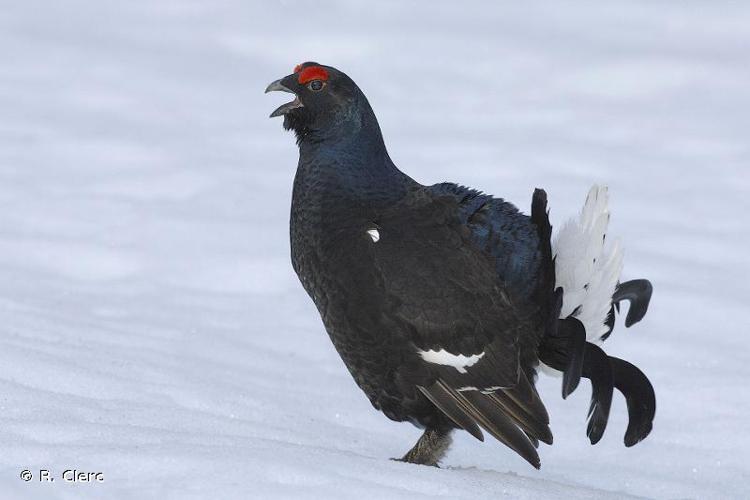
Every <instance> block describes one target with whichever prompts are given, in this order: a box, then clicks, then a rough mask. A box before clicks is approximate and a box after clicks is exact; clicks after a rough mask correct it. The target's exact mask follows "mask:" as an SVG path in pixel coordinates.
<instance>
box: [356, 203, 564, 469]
mask: <svg viewBox="0 0 750 500" xmlns="http://www.w3.org/2000/svg"><path fill="white" fill-rule="evenodd" d="M375 224H376V226H377V234H378V238H377V241H374V238H373V244H372V245H371V246H370V257H371V258H372V262H373V266H374V268H375V270H376V272H377V273H378V274H379V275H380V277H381V278H382V281H381V283H382V286H383V288H384V291H385V295H386V297H387V298H386V301H387V304H388V308H389V311H392V313H393V314H392V317H393V318H395V321H397V322H398V324H399V328H398V330H399V332H401V333H400V334H402V335H405V336H406V338H405V339H403V340H404V341H405V345H408V346H410V347H409V348H410V349H412V350H413V352H412V353H409V356H407V362H406V363H404V367H403V369H402V372H401V373H399V379H400V380H401V381H402V382H403V383H406V384H413V385H412V387H417V388H418V390H419V391H421V393H422V394H424V396H425V397H427V399H429V400H430V401H432V403H433V404H434V405H435V406H436V407H438V408H439V409H440V410H441V411H442V412H443V413H445V414H446V415H447V416H448V417H450V418H451V419H452V420H453V421H454V422H455V423H456V424H457V425H458V426H460V427H462V428H464V429H466V430H467V431H469V432H470V433H472V434H473V435H474V436H475V437H477V438H480V439H481V436H482V434H481V431H480V430H479V427H482V428H484V429H485V430H486V431H487V432H489V433H490V434H492V435H493V436H494V437H495V438H497V439H498V440H500V441H502V442H503V443H505V444H506V445H508V446H509V447H511V448H512V449H514V450H515V451H516V452H518V453H519V454H520V455H521V456H522V457H524V458H525V459H526V460H528V461H529V462H530V463H531V464H532V465H534V466H535V467H538V466H539V457H538V455H537V453H536V450H535V445H536V443H537V440H541V441H544V442H551V440H552V435H551V432H550V431H549V427H548V424H549V417H548V415H547V412H546V410H545V408H544V405H543V404H542V402H541V400H540V398H539V395H538V394H537V392H536V390H535V389H534V386H533V384H532V383H531V381H530V380H529V379H528V376H527V373H526V371H525V370H523V369H522V366H521V360H520V354H521V351H520V348H519V339H520V338H521V336H522V335H524V334H527V332H526V329H528V328H531V326H530V325H531V322H530V319H529V318H528V311H525V310H524V307H523V306H522V305H521V304H519V303H517V302H515V301H514V299H513V298H512V297H511V296H510V294H509V292H508V291H507V290H506V289H505V288H504V286H503V284H502V282H500V281H499V280H498V279H497V276H496V274H495V270H494V262H493V258H492V256H491V255H489V254H487V253H486V252H484V251H483V250H482V249H481V248H479V247H478V246H477V245H476V244H475V243H473V242H472V240H471V231H470V229H469V228H467V226H466V225H465V224H463V223H462V222H461V221H460V218H459V217H458V205H457V203H456V201H455V199H453V198H452V197H436V196H434V195H433V194H432V193H429V192H427V191H424V190H422V191H414V192H412V193H410V194H409V195H408V196H406V197H405V198H404V200H402V201H401V202H400V203H398V204H396V205H394V206H392V207H390V208H389V209H388V210H385V211H383V212H382V213H381V214H379V217H378V221H376V222H375Z"/></svg>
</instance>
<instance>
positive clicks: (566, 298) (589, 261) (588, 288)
mask: <svg viewBox="0 0 750 500" xmlns="http://www.w3.org/2000/svg"><path fill="white" fill-rule="evenodd" d="M608 205H609V194H608V192H607V187H606V186H598V185H594V186H593V187H592V188H591V190H590V191H589V194H588V196H587V197H586V203H585V204H584V205H583V209H582V210H581V214H580V216H579V217H578V218H577V219H576V218H571V219H569V220H568V221H567V222H566V223H564V224H563V225H562V227H561V228H560V230H559V231H558V232H557V234H556V235H555V237H554V238H553V241H552V255H553V256H555V282H556V283H555V286H556V287H562V288H563V305H562V310H561V311H560V317H561V318H567V317H568V316H570V315H571V314H573V313H575V314H573V315H574V317H575V318H577V319H578V320H579V321H580V322H581V323H583V326H584V327H585V328H586V340H588V341H589V342H597V341H599V339H600V337H601V336H602V335H604V334H605V333H606V332H607V326H606V325H605V321H606V320H607V315H608V313H609V310H610V307H611V305H612V294H613V293H614V292H615V288H616V287H617V283H618V282H619V280H620V274H621V273H622V266H623V250H622V246H621V245H620V242H619V240H614V241H609V239H608V238H607V226H608V224H609V206H608Z"/></svg>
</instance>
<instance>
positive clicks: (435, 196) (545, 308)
mask: <svg viewBox="0 0 750 500" xmlns="http://www.w3.org/2000/svg"><path fill="white" fill-rule="evenodd" d="M268 90H282V91H288V92H292V93H294V94H295V95H296V99H295V100H294V101H292V102H291V103H288V104H285V105H283V106H281V107H280V108H279V109H277V110H276V111H275V112H274V113H273V114H272V116H279V115H283V116H284V126H285V127H286V128H287V129H292V130H294V132H295V133H296V135H297V142H298V145H299V149H300V159H299V164H298V167H297V174H296V177H295V181H294V190H293V200H292V209H291V224H290V237H291V250H292V263H293V266H294V269H295V271H296V272H297V274H298V276H299V278H300V281H301V283H302V285H303V286H304V288H305V290H306V291H307V293H308V294H309V295H310V296H311V298H312V299H313V301H314V302H315V305H316V306H317V308H318V311H319V312H320V315H321V318H322V320H323V323H324V325H325V328H326V331H327V332H328V334H329V336H330V338H331V340H332V342H333V344H334V346H335V347H336V349H337V351H338V353H339V354H340V356H341V358H342V359H343V361H344V363H345V365H346V366H347V368H348V369H349V371H350V373H351V374H352V376H353V377H354V380H355V381H356V383H357V384H358V385H359V387H360V388H361V389H362V390H363V391H364V392H365V394H366V395H367V397H368V398H369V399H370V401H371V402H372V404H373V406H374V407H375V408H377V409H379V410H381V411H382V412H383V413H384V414H385V415H386V416H388V417H389V418H391V419H393V420H396V421H409V422H412V423H414V424H415V425H418V426H420V427H422V428H425V429H426V432H425V435H424V436H423V437H422V439H420V441H419V442H418V443H417V445H415V447H414V448H413V449H412V450H411V451H410V452H409V453H407V455H406V456H405V457H404V460H406V461H410V462H415V463H425V464H431V465H435V464H437V461H438V460H439V459H440V458H441V456H442V454H443V453H444V452H445V449H447V444H448V443H449V439H450V432H451V430H452V429H455V428H459V429H464V430H466V431H467V432H469V433H470V434H472V435H473V436H474V437H476V438H477V439H479V440H483V432H482V429H483V430H484V431H485V432H487V433H489V434H490V435H492V436H493V437H495V438H496V439H498V440H499V441H501V442H503V443H504V444H506V445H507V446H509V447H510V448H512V449H513V450H515V451H516V452H517V453H518V454H519V455H521V456H522V457H523V458H524V459H526V460H527V461H528V462H529V463H531V464H532V465H534V466H535V467H539V464H540V461H539V456H538V453H537V451H536V448H537V446H538V443H539V442H540V441H541V442H544V443H548V444H551V443H552V433H551V431H550V428H549V416H548V415H547V411H546V409H545V407H544V405H543V403H542V401H541V399H540V398H539V395H538V393H537V391H536V389H535V387H534V381H535V377H536V369H537V366H538V365H539V361H540V357H541V358H542V359H543V360H544V361H545V362H547V364H549V365H550V366H552V367H553V368H558V369H560V370H561V371H563V372H564V374H565V375H564V389H563V395H564V396H567V395H568V394H569V393H570V392H572V391H573V390H574V389H575V387H576V386H577V385H578V380H579V379H580V377H581V376H583V377H585V378H589V379H591V381H592V385H593V386H594V391H593V392H594V394H593V397H592V409H593V416H592V421H593V420H595V422H596V428H595V432H596V433H597V435H599V437H600V433H601V432H603V426H604V425H605V424H606V420H607V417H608V412H609V402H608V400H607V395H606V390H607V388H608V389H609V400H611V391H612V387H613V386H616V387H618V388H619V389H620V390H622V391H623V392H624V393H626V395H627V396H629V398H630V399H628V407H629V408H631V400H632V401H633V409H632V411H631V417H632V418H635V419H637V421H638V422H637V425H636V428H635V429H634V430H633V431H632V433H630V431H629V433H630V434H632V435H631V438H632V439H635V438H638V437H639V438H642V437H644V436H645V435H644V434H643V433H644V429H646V427H647V425H646V421H647V420H648V419H649V415H650V418H651V419H653V413H651V414H649V411H648V410H649V408H648V405H646V406H644V405H643V404H639V402H640V401H642V400H643V399H644V398H643V391H640V392H639V390H638V389H637V388H636V387H638V386H639V384H641V385H642V380H641V379H640V378H639V377H636V376H633V372H632V369H630V368H629V367H627V366H624V365H621V364H617V369H616V371H615V373H617V374H618V376H617V377H615V381H614V382H613V381H612V369H611V368H609V365H608V364H607V363H608V361H607V358H606V355H604V361H603V362H602V358H601V356H598V357H597V356H595V355H591V354H589V350H591V348H589V349H587V348H586V346H588V345H590V344H587V343H586V342H585V330H582V328H583V327H582V325H581V323H580V322H578V320H576V319H575V318H573V317H571V318H564V319H559V312H560V306H561V300H562V294H563V293H564V290H561V289H560V288H556V286H555V267H554V258H553V255H552V249H551V243H550V238H551V232H552V228H551V226H550V224H549V219H548V214H547V197H546V194H545V193H544V191H542V190H536V191H535V193H534V196H533V198H532V210H531V217H529V216H526V215H524V214H522V213H521V212H519V211H518V209H517V208H516V207H515V206H513V205H512V204H510V203H508V202H506V201H504V200H502V199H499V198H495V197H492V196H490V195H487V194H484V193H481V192H479V191H476V190H472V189H469V188H466V187H463V186H459V185H457V184H451V183H443V184H437V185H434V186H423V185H421V184H419V183H417V182H415V181H414V180H413V179H411V178H410V177H408V176H407V175H406V174H404V173H402V172H401V171H400V170H399V169H398V168H396V166H395V165H394V164H393V162H392V161H391V159H390V157H389V155H388V153H387V151H386V148H385V145H384V143H383V139H382V135H381V132H380V128H379V125H378V122H377V120H376V118H375V115H374V113H373V112H372V109H371V108H370V106H369V104H368V102H367V99H366V98H365V96H364V94H362V92H361V91H360V90H359V88H358V87H357V86H356V85H355V84H354V82H353V81H352V80H351V79H350V78H349V77H348V76H346V75H345V74H343V73H341V72H339V71H337V70H336V69H334V68H331V67H328V66H322V65H319V64H317V63H304V64H302V65H300V66H298V67H297V68H296V69H295V72H294V73H293V74H291V75H289V76H287V77H285V78H283V79H281V80H277V81H276V82H273V83H272V84H271V85H269V87H268ZM634 294H635V295H634ZM621 295H622V297H621V299H622V300H624V299H627V300H630V301H631V303H635V304H638V303H639V302H638V297H637V291H636V292H634V291H633V290H631V289H630V288H627V289H625V290H624V291H623V293H622V294H621ZM649 296H650V294H649ZM616 303H617V301H614V302H613V307H614V304H616ZM647 304H648V300H647V299H646V300H645V306H644V305H643V301H642V302H641V303H640V308H639V310H642V312H643V313H644V314H645V308H646V306H647ZM612 314H614V312H613V313H612ZM638 316H639V317H637V319H640V318H641V317H642V314H640V313H639V315H638ZM613 317H614V316H613ZM629 318H630V316H629ZM594 347H595V346H594ZM596 349H598V348H596ZM593 352H596V351H593ZM596 353H597V354H598V352H596ZM545 356H546V358H548V359H546V358H545ZM631 366H632V365H631ZM602 370H604V373H605V374H604V375H603V376H602V375H600V373H601V371H602ZM607 370H609V371H607ZM639 373H640V372H639ZM602 380H603V382H602ZM649 387H650V385H649ZM645 399H647V398H645ZM602 420H603V422H602ZM649 423H650V421H649ZM600 428H601V430H600V431H599V429H600ZM649 429H650V427H649ZM630 434H629V435H630ZM632 439H631V441H632Z"/></svg>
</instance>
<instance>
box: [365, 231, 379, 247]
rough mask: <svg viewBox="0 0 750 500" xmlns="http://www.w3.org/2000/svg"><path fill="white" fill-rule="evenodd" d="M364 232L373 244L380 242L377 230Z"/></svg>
mask: <svg viewBox="0 0 750 500" xmlns="http://www.w3.org/2000/svg"><path fill="white" fill-rule="evenodd" d="M366 232H367V234H369V235H370V238H372V242H373V243H377V242H378V241H379V240H380V231H378V230H377V229H375V228H373V229H368V230H367V231H366Z"/></svg>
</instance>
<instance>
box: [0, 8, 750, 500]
mask: <svg viewBox="0 0 750 500" xmlns="http://www.w3.org/2000/svg"><path fill="white" fill-rule="evenodd" d="M748 26H750V4H748V3H741V2H734V3H729V2H719V1H712V2H708V1H705V2H699V1H691V2H678V1H673V2H670V1H621V2H620V1H618V2H614V1H612V2H596V1H580V2H555V3H547V4H542V3H536V2H513V3H511V2H507V3H503V4H501V3H499V2H493V3H490V2H487V3H483V4H471V3H467V2H422V3H409V4H408V5H407V3H406V2H395V1H378V2H372V1H347V2H343V1H341V2H320V1H316V2H297V1H285V2H281V3H276V2H262V3H261V2H248V1H241V0H215V1H211V2H197V1H190V2H177V1H159V2H156V1H146V0H139V1H119V2H115V1H95V0H90V1H81V0H69V1H66V2H55V1H52V0H48V1H37V0H24V1H16V2H14V1H10V0H5V1H4V2H3V3H2V9H0V27H1V29H0V46H2V56H0V63H1V64H0V110H1V114H0V214H1V215H0V317H1V318H2V323H0V324H1V326H0V498H2V499H16V498H45V499H46V498H107V499H120V498H134V499H150V498H154V499H155V498H158V499H171V498H175V499H191V498H265V499H267V498H310V497H314V498H396V499H398V498H408V499H414V498H433V497H440V498H466V499H476V498H497V497H508V498H529V499H531V498H533V499H538V498H624V497H629V496H631V495H632V496H640V497H654V498H750V486H748V480H749V479H750V466H749V465H748V463H749V462H750V433H749V432H748V424H749V423H750V419H749V417H748V415H749V414H750V389H748V379H750V354H749V350H748V347H747V339H748V335H749V330H750V328H749V327H748V325H746V324H745V322H744V319H745V318H746V317H747V314H748V312H750V311H749V310H748V301H749V299H750V285H749V284H748V283H749V282H750V280H749V278H750V258H749V257H748V247H749V246H750V236H748V233H749V231H748V229H749V227H748V221H747V220H748V219H747V212H748V209H750V150H749V146H748V144H749V143H748V137H750V133H749V132H750V112H749V111H750V64H749V61H748V49H749V48H750V29H748ZM305 60H317V61H320V62H323V63H326V64H331V65H334V66H336V67H339V68H341V69H342V70H344V71H346V72H347V73H348V74H349V75H350V76H352V77H353V78H354V79H355V81H357V82H359V83H360V85H361V86H362V87H363V89H364V91H365V92H366V94H367V95H368V96H369V98H370V100H371V102H372V104H373V106H374V108H375V110H376V112H377V113H378V116H379V118H380V123H381V126H382V128H383V130H384V133H385V136H386V139H387V143H388V145H389V150H390V152H391V155H392V156H393V158H394V160H395V161H396V163H397V164H398V165H400V166H401V168H402V169H403V170H405V171H406V172H408V173H409V174H410V175H412V176H414V177H415V178H416V179H418V180H420V181H422V182H425V183H434V182H438V181H443V180H453V181H460V182H462V183H464V184H468V185H471V186H475V187H478V188H481V189H483V190H485V191H487V192H490V193H494V194H497V195H499V196H503V197H505V198H507V199H509V200H511V201H514V202H516V203H517V204H519V206H521V207H523V208H524V209H526V210H528V207H529V206H530V200H531V192H532V189H533V188H534V187H535V186H540V187H544V188H545V189H547V191H548V193H549V197H550V205H551V209H552V219H553V222H554V223H555V224H557V225H559V224H560V222H561V221H562V220H564V219H565V218H567V217H568V216H570V215H573V214H576V213H577V211H578V210H579V209H580V207H581V205H582V203H583V201H584V197H585V195H586V192H587V191H588V189H589V187H590V186H591V185H592V184H593V183H595V182H600V183H605V184H607V185H609V187H610V196H611V205H610V207H611V210H612V223H611V233H612V234H613V235H617V236H620V237H621V238H622V239H623V241H624V244H625V249H626V257H625V271H624V278H625V279H630V278H640V277H648V278H649V279H651V280H652V281H653V284H654V287H655V293H654V299H653V301H652V308H651V310H650V311H649V314H648V316H647V317H646V319H645V322H644V323H642V324H639V325H637V326H636V327H634V328H633V329H631V330H625V329H624V328H622V327H618V328H617V329H616V330H615V332H614V334H613V336H612V338H611V340H610V341H608V342H607V343H606V344H605V347H606V349H607V350H608V351H609V352H610V353H611V354H616V355H618V356H620V357H623V358H625V359H628V360H631V361H633V362H634V363H636V364H637V365H638V366H640V367H641V368H642V369H643V370H644V371H645V372H646V373H647V374H648V376H649V377H650V378H651V380H652V381H653V383H654V386H655V388H656V391H657V398H658V409H657V417H656V422H655V426H654V431H653V433H652V434H651V436H650V437H649V438H648V439H647V440H646V441H645V442H643V443H641V444H639V445H638V446H636V447H634V448H632V449H626V448H625V447H624V446H623V444H622V437H623V434H624V431H625V426H626V423H627V417H626V410H625V405H624V402H623V401H622V398H621V397H619V396H616V400H615V402H614V406H613V410H612V418H611V420H610V425H609V427H608V430H607V433H606V434H605V436H604V439H603V440H602V442H601V443H600V444H598V445H597V446H594V447H592V446H590V445H589V444H588V441H587V439H586V436H585V417H586V411H587V407H588V397H589V394H588V393H589V388H588V384H587V383H585V382H584V383H583V384H581V387H580V388H579V390H578V391H577V392H576V393H575V394H573V395H572V396H571V397H570V398H569V400H567V401H563V400H562V399H561V398H560V386H559V384H560V381H559V380H554V379H549V378H543V379H542V380H541V382H540V390H541V393H542V396H543V398H544V400H545V402H546V404H547V406H548V409H549V412H550V415H551V418H552V429H553V432H554V434H555V444H554V446H551V447H547V446H544V445H543V446H542V448H541V449H540V454H541V458H542V470H541V471H536V470H534V469H532V468H531V467H529V466H528V465H527V464H526V463H525V462H524V461H523V460H522V459H520V458H519V457H518V456H516V455H515V454H514V453H513V452H511V451H509V450H508V449H506V448H505V447H504V446H502V445H501V444H499V443H495V442H490V441H488V442H486V443H479V442H477V441H475V440H473V439H472V438H471V437H470V436H468V435H459V436H457V438H456V443H455V445H454V447H453V449H452V450H451V452H450V453H449V454H448V456H447V458H446V460H445V465H446V467H445V468H443V469H434V468H426V467H420V466H414V465H407V464H402V463H397V462H393V461H389V460H388V458H389V457H395V456H400V455H401V454H403V453H404V452H405V451H406V450H407V449H408V448H409V447H410V446H411V445H412V444H413V442H414V441H415V440H416V439H417V437H418V436H419V431H418V430H417V429H415V428H413V427H411V426H410V425H409V424H397V423H393V422H391V421H389V420H387V419H386V418H385V417H383V416H382V415H381V414H379V413H377V412H376V411H374V410H373V409H372V408H371V406H370V404H369V403H368V402H367V401H366V399H365V398H364V396H363V395H362V393H361V392H360V391H359V390H358V389H357V388H356V386H355V385H354V383H353V381H352V380H351V377H350V376H349V374H348V372H347V371H346V369H345V368H344V366H343V364H342V362H341V361H340V359H339V358H338V356H337V354H336V353H335V351H334V349H333V347H332V346H331V344H330V342H329V340H328V338H327V336H326V334H325V332H324V330H323V328H322V325H321V323H320V320H319V318H318V316H317V313H316V310H315V308H314V307H313V305H312V303H311V301H310V300H309V299H308V297H307V296H306V295H305V293H304V292H303V290H302V288H301V286H300V285H299V284H298V283H297V281H296V277H295V276H294V274H293V271H292V269H291V266H290V264H289V249H288V241H287V239H288V234H287V233H288V226H287V224H288V210H289V202H290V191H291V183H292V178H293V175H294V167H295V165H296V161H297V151H296V148H295V146H294V141H293V137H292V136H291V135H290V134H288V133H284V132H283V131H282V129H281V123H280V120H278V119H275V120H269V119H268V118H267V116H268V114H269V113H270V112H271V111H272V110H273V109H274V108H275V107H276V106H278V105H279V104H280V103H282V102H284V100H285V99H287V98H288V97H287V96H286V95H281V94H279V95H270V96H264V95H263V89H264V88H265V86H266V84H268V82H270V81H272V80H274V79H276V78H278V77H281V76H284V75H286V74H288V73H290V72H291V69H292V68H293V67H294V65H295V64H297V63H299V62H302V61H305ZM464 434H465V433H464ZM68 468H77V469H79V470H83V471H102V472H103V474H104V477H105V481H104V482H103V483H95V484H66V483H64V482H63V481H62V480H61V479H60V478H59V477H58V478H57V480H56V481H55V482H54V483H40V482H39V481H38V480H36V478H35V479H34V480H33V481H32V482H31V483H25V482H23V481H22V480H21V479H20V478H19V474H20V471H21V470H22V469H31V470H33V471H36V472H38V470H39V469H49V470H50V471H52V473H53V475H54V476H59V474H61V473H62V471H63V470H64V469H68Z"/></svg>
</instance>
